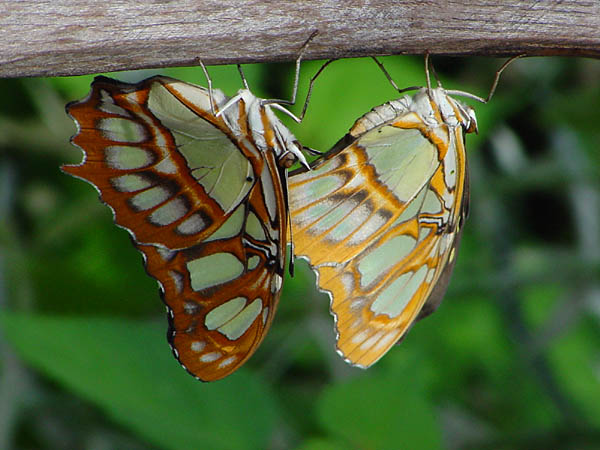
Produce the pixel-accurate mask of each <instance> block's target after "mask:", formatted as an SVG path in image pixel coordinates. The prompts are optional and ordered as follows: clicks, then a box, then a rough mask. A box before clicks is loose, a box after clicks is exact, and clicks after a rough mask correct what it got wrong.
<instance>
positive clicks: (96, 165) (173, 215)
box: [63, 76, 304, 381]
mask: <svg viewBox="0 0 600 450" xmlns="http://www.w3.org/2000/svg"><path fill="white" fill-rule="evenodd" d="M67 111H68V113H69V115H70V116H71V117H72V118H73V119H74V120H75V122H76V123H77V126H78V132H77V134H76V135H75V136H74V137H73V138H72V142H73V143H74V144H75V145H77V146H78V147H80V148H81V149H82V150H83V152H84V160H83V162H82V163H81V164H80V165H73V166H64V167H63V170H64V171H65V172H67V173H69V174H71V175H73V176H76V177H78V178H81V179H84V180H86V181H88V182H90V183H91V184H92V185H94V186H95V187H96V189H97V190H98V191H99V193H100V197H101V199H102V201H103V202H104V203H106V204H107V205H108V206H110V207H111V209H112V210H113V213H114V219H115V222H116V223H117V225H119V226H121V227H123V228H125V229H126V230H128V231H129V233H130V234H131V236H132V238H133V242H134V245H135V246H136V247H137V248H138V250H140V251H141V252H142V253H143V255H144V261H145V266H146V270H147V272H148V273H149V274H150V275H151V276H152V277H154V278H155V279H156V280H157V281H158V282H159V285H160V290H161V295H162V297H163V300H164V302H165V304H166V305H167V311H168V319H169V331H168V333H167V336H168V339H169V342H170V344H171V346H172V349H173V352H174V354H175V356H176V357H177V358H178V359H179V361H180V362H181V364H182V365H183V366H184V367H185V368H186V369H187V370H188V371H189V372H190V373H192V374H193V375H194V376H196V377H197V378H199V379H201V380H205V381H210V380H216V379H219V378H222V377H224V376H226V375H228V374H230V373H231V372H233V371H235V370H236V369H237V368H238V367H239V366H241V365H242V364H243V363H244V362H245V361H246V360H247V359H248V358H249V357H250V356H251V355H252V353H253V352H254V351H255V349H256V348H257V347H258V345H259V344H260V342H261V341H262V339H263V338H264V336H265V334H266V332H267V330H268V328H269V326H270V324H271V321H272V319H273V315H274V313H275V310H276V307H277V303H278V300H279V297H280V294H281V286H282V282H283V274H284V267H285V260H286V255H285V246H286V244H287V227H288V224H287V213H286V212H287V198H286V195H285V182H286V176H287V167H289V165H290V163H291V161H293V160H295V159H297V158H298V159H300V160H301V161H304V157H303V155H302V153H301V152H300V145H299V144H298V143H297V140H296V139H295V137H294V136H293V135H292V134H291V133H290V132H289V130H288V129H287V128H286V127H285V126H284V125H283V124H282V123H281V122H280V121H279V119H277V117H276V116H275V115H274V114H273V112H272V110H271V106H270V105H269V104H263V103H262V102H261V99H258V98H257V97H255V96H254V95H253V94H252V93H251V92H250V91H249V90H247V89H242V90H240V91H239V92H238V94H237V95H236V96H234V97H233V98H231V99H229V98H227V97H226V96H225V95H224V94H223V93H222V92H221V91H219V90H217V89H215V90H212V94H211V92H209V90H207V89H205V88H202V87H199V86H195V85H192V84H189V83H184V82H181V81H178V80H175V79H172V78H168V77H160V76H159V77H153V78H149V79H147V80H144V81H141V82H140V83H137V84H127V83H121V82H118V81H115V80H111V79H109V78H105V77H97V78H96V79H95V81H94V83H93V84H92V90H91V92H90V94H89V95H88V97H87V98H85V99H84V100H82V101H80V102H73V103H71V104H69V105H68V106H67Z"/></svg>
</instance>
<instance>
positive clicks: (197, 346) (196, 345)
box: [190, 341, 206, 353]
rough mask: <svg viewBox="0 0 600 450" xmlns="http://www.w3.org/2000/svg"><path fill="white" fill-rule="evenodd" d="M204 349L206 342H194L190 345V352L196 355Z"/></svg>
mask: <svg viewBox="0 0 600 450" xmlns="http://www.w3.org/2000/svg"><path fill="white" fill-rule="evenodd" d="M204 347H206V342H204V341H194V342H192V344H191V345H190V348H191V349H192V351H193V352H196V353H200V352H201V351H202V350H204Z"/></svg>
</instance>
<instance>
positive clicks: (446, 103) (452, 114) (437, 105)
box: [414, 86, 477, 133]
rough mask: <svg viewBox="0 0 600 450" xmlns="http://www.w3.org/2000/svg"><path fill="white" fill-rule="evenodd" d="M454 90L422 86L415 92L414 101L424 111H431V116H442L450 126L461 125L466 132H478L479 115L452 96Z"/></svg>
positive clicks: (433, 117)
mask: <svg viewBox="0 0 600 450" xmlns="http://www.w3.org/2000/svg"><path fill="white" fill-rule="evenodd" d="M452 93H454V92H452V91H447V90H446V89H444V88H443V87H441V86H438V87H436V88H434V89H428V88H422V89H420V90H419V92H417V94H415V98H414V101H415V103H416V104H418V105H421V106H422V108H423V109H421V110H422V111H429V116H430V117H431V118H432V119H433V120H435V118H441V120H442V121H443V122H444V123H445V124H446V125H448V126H450V127H456V126H461V127H462V128H463V130H464V132H465V133H477V116H476V115H475V110H474V109H473V108H472V107H471V106H469V105H467V104H465V103H463V102H461V101H459V100H456V99H455V98H453V97H451V96H450V94H452Z"/></svg>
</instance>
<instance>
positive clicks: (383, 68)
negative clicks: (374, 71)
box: [371, 56, 421, 94]
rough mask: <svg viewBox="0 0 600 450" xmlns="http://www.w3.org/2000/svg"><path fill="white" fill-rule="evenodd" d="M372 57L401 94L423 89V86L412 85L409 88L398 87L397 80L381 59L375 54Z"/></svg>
mask: <svg viewBox="0 0 600 450" xmlns="http://www.w3.org/2000/svg"><path fill="white" fill-rule="evenodd" d="M371 58H372V59H373V61H375V64H377V67H379V68H380V69H381V71H382V72H383V74H384V75H385V77H386V78H387V80H388V81H389V82H390V84H391V85H392V87H393V88H394V89H396V91H398V93H399V94H402V93H404V92H407V91H415V90H417V89H421V86H410V87H407V88H403V89H400V88H399V87H398V85H397V84H396V82H395V81H394V79H393V78H392V76H391V75H390V73H389V72H388V71H387V69H386V68H385V67H384V66H383V63H382V62H381V61H379V60H378V59H377V58H375V57H374V56H371Z"/></svg>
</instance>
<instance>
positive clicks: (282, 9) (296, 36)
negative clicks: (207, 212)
mask: <svg viewBox="0 0 600 450" xmlns="http://www.w3.org/2000/svg"><path fill="white" fill-rule="evenodd" d="M313 30H319V35H318V36H317V37H316V38H315V39H314V40H313V42H312V43H311V45H310V46H309V48H308V50H307V52H306V58H307V59H316V58H332V57H351V56H365V55H384V54H399V53H419V54H422V53H423V52H424V51H425V50H429V51H430V52H431V53H432V54H449V55H498V56H499V55H502V56H507V55H515V54H519V53H525V54H527V55H569V56H593V57H599V56H600V1H598V0H563V1H560V0H501V1H499V0H462V1H461V0H405V1H398V0H323V1H317V0H314V1H311V0H293V1H292V0H276V1H275V0H178V1H153V2H150V1H143V2H142V1H135V0H112V1H103V2H99V1H97V0H48V1H43V0H0V76H3V77H17V76H51V75H52V76H53V75H78V74H86V73H98V72H107V71H115V70H125V69H138V68H149V67H166V66H183V65H194V64H195V60H196V58H197V57H200V58H202V59H203V60H204V61H205V62H206V63H207V64H229V63H238V62H244V63H245V62H266V61H285V60H288V61H289V60H293V59H295V57H296V55H297V53H298V49H299V48H300V46H301V45H302V43H303V42H304V41H305V40H306V39H307V38H308V36H309V35H310V33H311V32H312V31H313Z"/></svg>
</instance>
